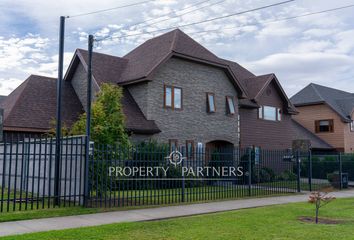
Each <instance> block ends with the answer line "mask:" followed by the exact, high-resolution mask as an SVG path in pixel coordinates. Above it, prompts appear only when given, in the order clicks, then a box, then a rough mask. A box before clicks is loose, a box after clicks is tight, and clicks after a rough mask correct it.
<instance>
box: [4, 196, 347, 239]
mask: <svg viewBox="0 0 354 240" xmlns="http://www.w3.org/2000/svg"><path fill="white" fill-rule="evenodd" d="M333 195H335V196H336V197H337V198H345V197H354V190H348V191H341V192H335V193H333ZM307 197H308V194H302V195H290V196H279V197H267V198H254V199H243V200H230V201H222V202H211V203H199V204H190V205H180V206H169V207H158V208H148V209H136V210H126V211H116V212H106V213H95V214H85V215H78V216H68V217H54V218H43V219H34V220H24V221H15V222H5V223H0V236H7V235H15V234H24V233H33V232H42V231H50V230H61V229H69V228H78V227H88V226H98V225H102V224H110V223H119V222H138V221H148V220H158V219H166V218H174V217H182V216H191V215H197V214H205V213H214V212H222V211H230V210H236V209H243V208H252V207H261V206H269V205H275V204H285V203H294V202H304V201H307Z"/></svg>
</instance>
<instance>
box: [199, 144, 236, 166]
mask: <svg viewBox="0 0 354 240" xmlns="http://www.w3.org/2000/svg"><path fill="white" fill-rule="evenodd" d="M233 149H234V145H233V144H232V143H231V142H228V141H225V140H215V141H211V142H208V143H206V144H205V153H206V159H207V161H211V160H212V161H229V160H232V159H233V157H232V153H233Z"/></svg>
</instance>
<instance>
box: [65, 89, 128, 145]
mask: <svg viewBox="0 0 354 240" xmlns="http://www.w3.org/2000/svg"><path fill="white" fill-rule="evenodd" d="M122 96H123V92H122V89H121V88H120V87H119V86H117V85H112V84H106V83H105V84H102V85H101V90H100V92H99V93H98V94H97V96H96V100H95V101H94V102H93V104H92V110H91V113H92V115H91V116H92V118H91V140H93V141H94V142H95V143H98V144H108V145H114V144H120V145H121V146H126V147H127V146H130V142H129V138H128V134H127V133H126V131H125V128H124V120H125V116H124V113H123V109H122V104H121V99H122ZM85 130H86V113H84V114H82V115H81V116H80V118H79V120H78V121H77V122H76V123H74V125H73V126H72V128H71V131H70V133H71V134H73V135H79V134H85Z"/></svg>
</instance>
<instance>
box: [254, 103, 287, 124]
mask: <svg viewBox="0 0 354 240" xmlns="http://www.w3.org/2000/svg"><path fill="white" fill-rule="evenodd" d="M258 118H259V119H263V120H269V121H281V120H282V111H281V108H277V107H272V106H261V107H260V108H259V109H258Z"/></svg>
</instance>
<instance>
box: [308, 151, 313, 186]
mask: <svg viewBox="0 0 354 240" xmlns="http://www.w3.org/2000/svg"><path fill="white" fill-rule="evenodd" d="M308 162H309V165H308V178H309V190H310V192H312V151H311V149H310V150H309V156H308Z"/></svg>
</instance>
